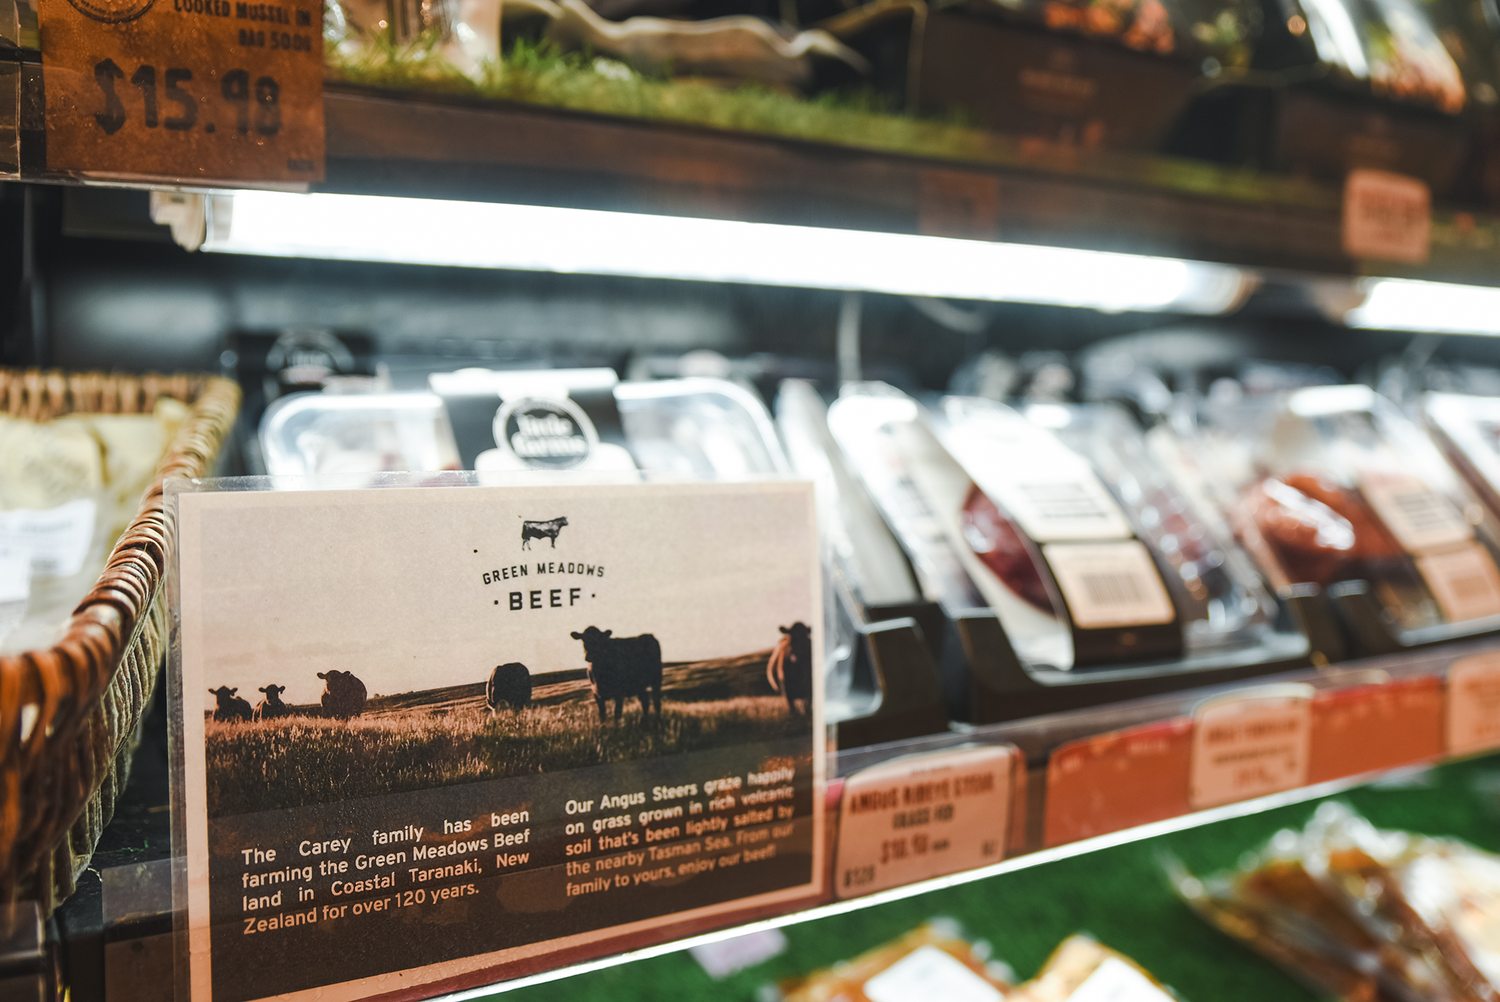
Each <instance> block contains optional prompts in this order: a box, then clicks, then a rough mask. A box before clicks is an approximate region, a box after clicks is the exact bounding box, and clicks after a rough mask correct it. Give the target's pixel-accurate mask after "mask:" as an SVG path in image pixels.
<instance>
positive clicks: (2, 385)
mask: <svg viewBox="0 0 1500 1002" xmlns="http://www.w3.org/2000/svg"><path fill="white" fill-rule="evenodd" d="M163 396H166V397H172V398H175V399H177V400H180V401H182V402H184V403H186V404H188V405H189V408H190V413H189V416H188V419H187V421H186V422H185V423H184V424H183V426H182V429H181V431H180V432H179V433H178V435H177V438H176V440H175V441H173V442H172V444H171V446H170V447H169V448H168V449H167V452H166V454H165V456H163V458H162V460H161V462H160V464H159V465H158V466H157V469H156V477H155V480H154V481H153V482H152V485H151V488H150V489H149V490H147V491H146V494H145V496H144V497H143V498H142V500H141V507H140V511H139V512H138V513H137V515H136V517H135V520H134V521H132V522H131V523H130V526H129V527H128V528H127V529H126V530H125V532H124V533H123V534H122V535H121V536H120V538H119V541H118V542H116V543H115V546H114V549H113V550H112V551H111V553H110V555H109V559H108V561H107V562H106V563H105V567H104V571H103V573H102V574H100V575H99V580H98V581H97V582H96V583H95V585H94V588H93V590H92V591H90V592H89V594H88V596H87V597H85V598H84V600H83V601H82V602H81V603H80V604H79V606H78V608H77V609H75V610H74V612H73V617H72V619H71V620H70V621H69V623H68V626H67V629H66V632H65V633H64V635H63V638H62V640H60V641H59V642H58V643H57V644H56V645H55V646H53V647H52V648H51V649H49V650H37V651H29V652H27V653H25V654H19V655H6V656H0V796H3V801H0V901H15V900H35V901H38V902H40V903H41V906H42V908H43V909H44V910H45V911H46V912H49V913H50V912H51V911H52V909H53V908H55V907H56V906H57V904H58V903H59V902H61V901H62V899H63V898H65V897H67V896H68V895H69V894H71V893H72V892H73V889H74V886H75V884H74V882H75V881H76V879H77V878H78V876H79V875H80V874H81V873H82V872H83V869H84V867H86V866H87V865H88V862H89V857H90V856H91V855H92V854H93V851H94V846H95V845H96V844H97V843H98V841H99V836H100V835H101V834H102V833H103V831H104V827H105V826H106V825H107V824H109V820H110V818H111V817H112V816H113V814H114V806H115V800H116V798H117V797H118V795H119V793H120V791H121V790H123V789H124V786H125V780H126V778H127V775H128V773H129V768H130V758H131V754H132V752H134V750H135V745H136V743H137V741H138V738H139V729H140V721H141V717H142V714H143V712H144V710H145V707H146V702H147V700H149V699H150V697H151V692H152V690H153V688H154V686H155V685H156V678H157V673H158V671H159V670H160V667H161V664H162V656H163V654H164V653H165V651H166V644H167V612H166V599H165V595H164V593H163V591H162V588H161V584H162V581H163V577H164V574H165V571H166V568H167V561H168V559H169V555H170V549H171V545H172V541H171V540H170V539H169V538H168V537H167V530H166V520H165V517H164V512H163V502H162V483H163V481H164V480H165V478H167V477H172V476H187V477H199V476H203V475H205V474H206V473H207V472H208V470H209V466H210V464H211V463H212V461H213V459H214V457H215V456H216V455H217V454H218V451H219V447H220V445H221V444H222V443H223V441H224V438H225V436H226V435H227V434H228V433H229V429H230V426H231V425H232V424H233V422H234V418H235V413H236V411H237V409H238V407H239V389H238V387H236V386H235V385H234V383H232V382H230V381H229V380H226V379H220V378H217V377H210V376H124V375H106V374H102V373H84V374H65V373H61V372H37V371H27V372H17V371H14V370H3V369H0V414H8V415H11V416H14V417H24V418H29V419H31V420H34V421H45V420H49V419H51V418H54V417H58V416H61V415H63V414H69V413H75V414H77V413H84V414H141V413H144V414H149V413H151V412H152V410H153V409H154V407H155V405H156V401H157V399H158V398H159V397H163Z"/></svg>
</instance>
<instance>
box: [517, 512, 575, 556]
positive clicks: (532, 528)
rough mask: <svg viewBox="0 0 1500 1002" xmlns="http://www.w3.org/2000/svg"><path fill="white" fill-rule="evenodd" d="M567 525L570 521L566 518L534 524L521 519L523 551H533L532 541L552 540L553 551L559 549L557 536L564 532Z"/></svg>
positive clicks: (550, 519) (551, 519)
mask: <svg viewBox="0 0 1500 1002" xmlns="http://www.w3.org/2000/svg"><path fill="white" fill-rule="evenodd" d="M518 517H519V516H518ZM567 524H568V520H567V519H566V518H549V519H548V520H547V521H545V522H533V521H530V520H528V519H521V549H523V550H529V549H531V541H532V540H533V539H547V540H551V542H552V549H554V550H555V549H557V534H558V533H559V532H562V530H563V526H565V525H567Z"/></svg>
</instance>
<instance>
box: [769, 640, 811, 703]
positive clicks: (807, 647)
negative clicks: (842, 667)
mask: <svg viewBox="0 0 1500 1002" xmlns="http://www.w3.org/2000/svg"><path fill="white" fill-rule="evenodd" d="M780 630H781V639H780V640H779V641H777V642H776V649H775V650H773V651H772V652H771V657H770V659H769V660H768V661H766V681H767V682H770V683H771V688H772V689H774V690H776V691H777V692H779V693H781V694H782V695H783V696H785V697H786V708H787V710H788V711H789V712H791V713H796V712H797V703H796V701H797V700H799V699H800V700H802V712H803V713H807V712H809V711H810V710H811V709H812V686H813V668H812V664H813V662H812V630H810V629H809V628H808V626H807V624H806V623H793V624H792V625H791V626H790V627H786V626H783V627H780Z"/></svg>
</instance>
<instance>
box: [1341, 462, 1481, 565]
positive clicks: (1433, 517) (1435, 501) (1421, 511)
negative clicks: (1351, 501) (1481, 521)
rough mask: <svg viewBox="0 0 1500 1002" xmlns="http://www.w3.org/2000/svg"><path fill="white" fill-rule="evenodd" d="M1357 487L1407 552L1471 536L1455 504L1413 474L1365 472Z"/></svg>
mask: <svg viewBox="0 0 1500 1002" xmlns="http://www.w3.org/2000/svg"><path fill="white" fill-rule="evenodd" d="M1361 486H1362V487H1363V488H1364V492H1365V497H1366V498H1368V499H1369V502H1370V505H1371V507H1373V508H1374V509H1375V514H1377V515H1379V516H1380V520H1381V521H1382V522H1384V523H1385V524H1386V527H1387V528H1389V529H1390V530H1391V532H1392V533H1393V534H1394V535H1395V537H1396V540H1397V541H1398V542H1399V543H1400V544H1401V546H1402V547H1403V548H1404V549H1405V550H1406V551H1407V552H1408V553H1422V552H1425V551H1427V550H1432V549H1439V548H1443V547H1450V546H1454V545H1456V544H1458V543H1463V542H1467V541H1468V540H1470V539H1472V538H1473V536H1474V528H1473V526H1471V525H1470V524H1469V521H1468V519H1466V518H1464V514H1463V512H1461V511H1459V510H1458V506H1457V505H1455V504H1454V503H1453V502H1452V501H1450V500H1449V499H1448V497H1447V496H1446V495H1444V494H1440V493H1439V492H1437V491H1435V490H1433V489H1432V488H1431V487H1429V486H1428V485H1427V484H1426V483H1425V482H1424V481H1422V480H1421V479H1419V478H1417V477H1410V476H1405V475H1402V474H1390V473H1379V474H1367V475H1366V476H1365V477H1364V478H1363V482H1362V483H1361Z"/></svg>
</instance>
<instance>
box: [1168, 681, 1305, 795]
mask: <svg viewBox="0 0 1500 1002" xmlns="http://www.w3.org/2000/svg"><path fill="white" fill-rule="evenodd" d="M1312 697H1313V689H1312V687H1311V686H1306V685H1297V684H1288V685H1268V686H1263V687H1260V688H1258V689H1254V690H1251V691H1249V692H1245V693H1236V694H1234V695H1232V696H1224V697H1221V698H1219V699H1212V700H1209V701H1208V702H1206V703H1204V704H1203V705H1202V706H1200V707H1199V708H1198V712H1197V713H1195V714H1194V715H1193V716H1194V721H1193V766H1192V775H1191V778H1190V781H1189V788H1188V789H1189V793H1188V799H1189V800H1190V801H1191V802H1192V806H1193V809H1194V810H1202V809H1204V808H1206V807H1218V806H1219V805H1221V804H1232V803H1235V802H1236V801H1240V800H1249V799H1251V798H1252V797H1263V796H1265V795H1266V794H1268V793H1279V792H1281V791H1282V790H1291V789H1295V788H1296V787H1299V786H1305V785H1307V775H1308V762H1309V760H1310V755H1309V746H1310V744H1311V741H1312V704H1313V700H1312Z"/></svg>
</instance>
